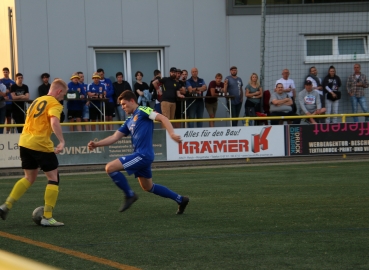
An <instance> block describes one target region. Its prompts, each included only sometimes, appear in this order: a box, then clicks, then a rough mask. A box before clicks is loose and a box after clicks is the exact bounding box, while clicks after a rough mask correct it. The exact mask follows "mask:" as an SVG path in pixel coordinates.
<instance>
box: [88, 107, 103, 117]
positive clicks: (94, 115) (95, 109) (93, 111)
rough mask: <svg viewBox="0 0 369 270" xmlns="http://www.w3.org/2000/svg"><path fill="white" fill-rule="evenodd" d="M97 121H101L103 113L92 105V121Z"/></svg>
mask: <svg viewBox="0 0 369 270" xmlns="http://www.w3.org/2000/svg"><path fill="white" fill-rule="evenodd" d="M96 119H98V120H99V121H101V113H100V111H99V110H98V109H97V108H95V106H94V105H90V120H92V121H94V120H96Z"/></svg>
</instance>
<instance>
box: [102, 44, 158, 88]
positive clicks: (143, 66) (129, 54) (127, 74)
mask: <svg viewBox="0 0 369 270" xmlns="http://www.w3.org/2000/svg"><path fill="white" fill-rule="evenodd" d="M95 55H96V69H97V68H102V69H104V71H105V77H106V78H109V79H111V80H112V81H113V82H114V81H115V80H116V78H115V74H116V73H117V72H118V71H121V72H122V73H123V74H124V80H126V81H128V82H129V83H130V84H131V86H133V84H134V83H135V82H136V78H135V77H134V76H135V73H136V71H138V70H139V71H141V72H142V73H143V74H144V78H143V81H144V82H146V83H147V84H150V81H151V80H152V78H153V76H154V75H153V72H154V70H155V69H159V70H161V71H162V72H163V70H164V67H163V49H155V48H139V49H137V48H124V49H95Z"/></svg>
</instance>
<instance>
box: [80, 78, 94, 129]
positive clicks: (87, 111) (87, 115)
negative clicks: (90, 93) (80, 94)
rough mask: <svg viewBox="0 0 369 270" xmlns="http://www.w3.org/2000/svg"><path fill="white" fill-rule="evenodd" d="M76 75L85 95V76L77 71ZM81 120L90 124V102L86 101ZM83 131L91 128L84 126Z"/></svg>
mask: <svg viewBox="0 0 369 270" xmlns="http://www.w3.org/2000/svg"><path fill="white" fill-rule="evenodd" d="M77 74H78V76H79V83H80V84H81V86H82V87H83V91H84V92H85V93H86V95H87V83H85V75H84V74H83V72H82V71H77ZM86 98H87V96H86ZM82 120H83V122H90V101H88V100H87V101H86V102H85V104H84V105H83V112H82ZM85 130H86V131H90V130H91V127H90V126H89V125H86V126H85Z"/></svg>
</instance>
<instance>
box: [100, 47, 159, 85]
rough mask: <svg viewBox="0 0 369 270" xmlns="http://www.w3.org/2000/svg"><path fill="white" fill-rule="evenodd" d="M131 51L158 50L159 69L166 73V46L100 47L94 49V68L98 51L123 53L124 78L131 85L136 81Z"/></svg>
mask: <svg viewBox="0 0 369 270" xmlns="http://www.w3.org/2000/svg"><path fill="white" fill-rule="evenodd" d="M131 51H134V52H156V55H157V63H158V70H160V71H161V72H162V74H164V73H163V72H164V48H163V47H121V48H98V47H95V48H94V50H93V55H94V70H96V69H97V63H96V53H122V54H123V66H124V74H123V75H124V79H125V81H127V82H129V83H130V84H131V85H132V83H133V82H134V81H135V78H134V72H132V70H131Z"/></svg>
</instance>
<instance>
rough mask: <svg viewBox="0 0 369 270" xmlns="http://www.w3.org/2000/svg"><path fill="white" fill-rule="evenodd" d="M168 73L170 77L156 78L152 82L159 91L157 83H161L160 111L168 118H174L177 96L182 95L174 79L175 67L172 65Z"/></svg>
mask: <svg viewBox="0 0 369 270" xmlns="http://www.w3.org/2000/svg"><path fill="white" fill-rule="evenodd" d="M169 74H170V77H164V78H161V79H156V80H155V81H153V82H152V84H153V85H154V87H155V89H156V90H159V91H160V87H159V84H160V83H161V84H162V91H163V92H162V98H161V111H162V113H163V115H164V116H165V117H167V118H168V119H174V115H175V111H176V101H177V97H179V98H184V96H183V95H182V94H181V93H180V90H181V86H180V84H179V83H178V82H177V81H176V77H177V69H176V68H175V67H172V68H171V69H170V71H169Z"/></svg>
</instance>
